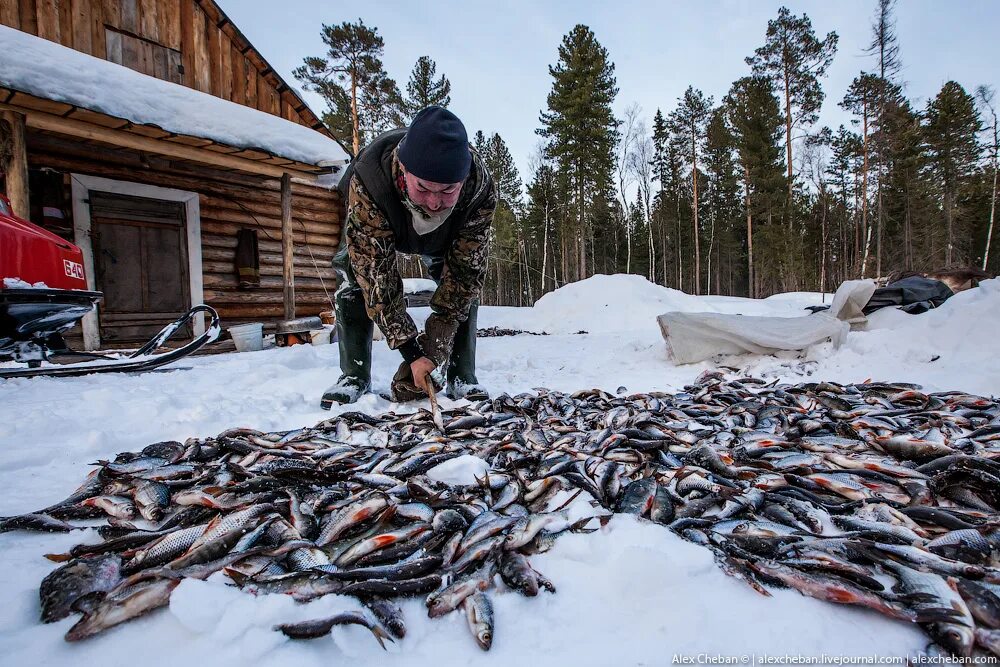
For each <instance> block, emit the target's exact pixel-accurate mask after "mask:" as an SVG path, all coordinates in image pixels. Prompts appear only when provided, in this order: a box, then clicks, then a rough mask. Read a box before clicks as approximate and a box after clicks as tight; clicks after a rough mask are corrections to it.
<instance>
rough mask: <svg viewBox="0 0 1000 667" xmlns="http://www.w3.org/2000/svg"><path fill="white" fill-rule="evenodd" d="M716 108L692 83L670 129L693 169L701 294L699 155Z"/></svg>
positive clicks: (696, 290) (696, 280) (698, 288)
mask: <svg viewBox="0 0 1000 667" xmlns="http://www.w3.org/2000/svg"><path fill="white" fill-rule="evenodd" d="M711 108H712V98H711V97H707V98H706V97H705V95H704V93H702V92H701V91H700V90H696V89H695V88H694V87H693V86H688V88H687V90H686V91H684V95H682V96H681V98H680V99H679V100H678V101H677V108H676V109H674V111H673V112H671V114H670V120H669V124H670V131H671V132H672V133H673V135H674V137H676V139H677V145H678V147H681V150H682V151H683V153H682V155H684V159H685V161H686V162H687V163H688V165H690V168H691V206H692V212H693V213H694V220H693V223H692V230H693V233H694V293H695V294H701V244H700V241H699V237H700V236H701V229H700V223H699V220H698V208H699V203H700V202H699V197H700V195H699V193H698V158H699V157H700V156H701V155H702V152H703V151H704V146H705V129H706V127H707V125H708V114H709V112H710V110H711Z"/></svg>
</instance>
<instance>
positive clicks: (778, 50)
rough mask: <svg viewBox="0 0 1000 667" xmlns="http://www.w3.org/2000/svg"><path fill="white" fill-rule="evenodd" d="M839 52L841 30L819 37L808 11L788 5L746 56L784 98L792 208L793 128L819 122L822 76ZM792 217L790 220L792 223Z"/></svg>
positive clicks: (786, 151)
mask: <svg viewBox="0 0 1000 667" xmlns="http://www.w3.org/2000/svg"><path fill="white" fill-rule="evenodd" d="M836 53H837V33H835V32H830V33H827V36H826V37H824V38H823V39H822V40H819V39H817V38H816V33H815V32H813V27H812V21H810V20H809V17H808V16H807V15H806V14H803V15H802V16H794V15H793V14H792V13H791V12H790V11H788V8H787V7H782V8H781V9H779V10H778V18H776V19H774V20H771V21H768V22H767V36H766V41H765V43H764V46H762V47H760V48H758V49H757V50H756V51H755V52H754V55H752V56H749V57H748V58H747V59H746V62H747V64H748V65H750V66H751V67H752V68H753V72H754V74H762V75H765V76H769V77H770V78H771V79H772V80H773V81H774V82H775V86H776V88H778V89H779V90H780V91H781V95H782V97H783V99H784V114H785V153H786V155H785V160H786V165H785V166H786V168H787V169H788V206H789V211H791V205H792V201H793V192H792V190H793V187H794V184H795V178H794V173H793V169H792V165H793V164H794V163H793V161H792V132H793V131H794V130H795V128H796V127H800V126H803V127H808V126H810V125H812V124H813V123H815V122H816V119H817V118H818V114H819V109H820V107H821V106H822V104H823V89H822V88H821V87H820V85H819V79H820V78H821V77H823V76H824V75H825V74H826V70H827V68H828V67H829V66H830V63H831V62H833V57H834V55H835V54H836ZM790 223H791V220H789V224H790Z"/></svg>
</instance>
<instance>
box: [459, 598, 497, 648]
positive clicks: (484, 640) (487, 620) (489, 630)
mask: <svg viewBox="0 0 1000 667" xmlns="http://www.w3.org/2000/svg"><path fill="white" fill-rule="evenodd" d="M462 607H463V608H464V609H465V618H466V620H467V621H468V623H469V630H470V631H471V632H472V636H473V638H475V640H476V643H477V644H479V648H481V649H483V650H484V651H489V650H490V647H491V646H493V603H492V602H490V598H489V596H487V595H486V593H484V592H482V591H476V592H475V593H473V594H472V595H470V596H469V597H467V598H465V599H464V600H462Z"/></svg>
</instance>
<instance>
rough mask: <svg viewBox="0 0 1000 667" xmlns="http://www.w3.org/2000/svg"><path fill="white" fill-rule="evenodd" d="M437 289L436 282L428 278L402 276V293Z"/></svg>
mask: <svg viewBox="0 0 1000 667" xmlns="http://www.w3.org/2000/svg"><path fill="white" fill-rule="evenodd" d="M436 289H437V283H436V282H434V281H433V280H431V279H430V278H403V293H404V294H417V293H419V292H433V291H435V290H436Z"/></svg>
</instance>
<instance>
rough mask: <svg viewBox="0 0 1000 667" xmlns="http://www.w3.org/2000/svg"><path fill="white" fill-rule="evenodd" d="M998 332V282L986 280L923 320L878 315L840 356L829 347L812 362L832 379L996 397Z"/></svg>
mask: <svg viewBox="0 0 1000 667" xmlns="http://www.w3.org/2000/svg"><path fill="white" fill-rule="evenodd" d="M998 331H1000V279H993V280H986V281H983V282H982V283H980V284H979V288H978V289H970V290H966V291H964V292H959V293H958V294H956V295H955V296H953V297H952V298H950V299H948V300H947V301H945V302H944V304H942V305H941V306H940V307H939V308H936V309H934V310H931V311H929V312H927V313H923V314H921V315H907V314H906V313H903V312H902V311H900V310H897V309H894V308H886V309H883V310H879V311H876V312H875V313H873V314H872V315H871V316H870V318H869V325H868V330H867V331H861V332H854V333H851V334H850V335H849V336H848V337H847V343H846V344H845V345H844V346H843V347H842V348H841V349H840V350H838V351H837V352H836V353H834V354H831V353H830V351H829V348H828V346H826V347H824V346H821V348H820V349H817V350H816V351H815V352H814V353H812V354H811V355H810V357H809V358H810V359H811V360H812V361H815V362H816V364H817V365H816V367H815V368H814V369H811V373H812V374H813V375H819V376H822V377H823V379H828V380H848V379H851V380H852V381H853V380H863V379H865V378H869V377H871V378H875V379H879V380H898V381H905V382H916V383H918V384H923V385H925V386H927V387H928V388H931V389H935V390H948V389H961V390H963V391H970V392H973V393H978V394H984V395H997V394H1000V354H997V348H998V341H997V332H998ZM761 361H762V362H763V363H766V361H765V360H761Z"/></svg>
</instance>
